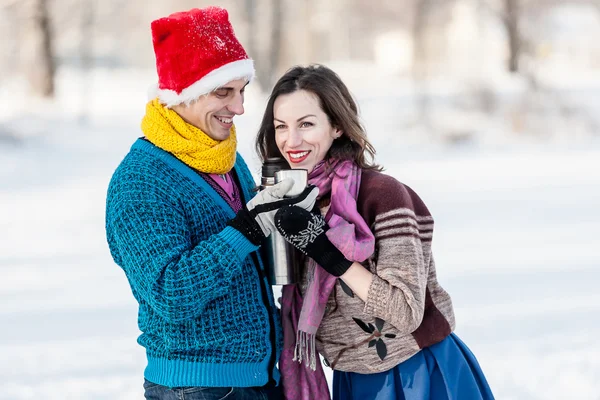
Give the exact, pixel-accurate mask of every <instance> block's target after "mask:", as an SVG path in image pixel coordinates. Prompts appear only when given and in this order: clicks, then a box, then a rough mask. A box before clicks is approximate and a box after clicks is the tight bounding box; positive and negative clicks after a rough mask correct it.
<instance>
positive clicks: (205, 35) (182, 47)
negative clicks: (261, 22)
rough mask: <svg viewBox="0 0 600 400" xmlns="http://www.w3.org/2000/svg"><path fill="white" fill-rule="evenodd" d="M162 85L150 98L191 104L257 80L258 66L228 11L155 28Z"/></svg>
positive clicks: (184, 16)
mask: <svg viewBox="0 0 600 400" xmlns="http://www.w3.org/2000/svg"><path fill="white" fill-rule="evenodd" d="M151 28H152V42H153V45H154V54H155V55H156V70H157V72H158V85H157V86H156V87H154V88H153V90H152V91H151V92H150V97H151V98H154V97H158V98H159V100H160V102H161V103H162V104H164V105H166V106H168V107H171V106H174V105H177V104H181V103H186V104H189V103H191V102H192V101H194V100H196V99H197V98H198V97H200V96H201V95H203V94H207V93H210V92H211V91H213V90H215V89H217V88H218V87H220V86H222V85H224V84H226V83H227V82H230V81H233V80H237V79H246V80H248V81H250V80H251V79H252V78H254V62H253V61H252V59H250V58H249V57H248V54H246V51H245V50H244V48H243V47H242V45H241V44H240V42H239V41H238V40H237V38H236V37H235V33H234V32H233V27H232V26H231V23H230V22H229V15H228V13H227V10H225V9H223V8H220V7H206V8H203V9H197V8H195V9H193V10H190V11H186V12H178V13H175V14H171V15H169V16H168V17H165V18H160V19H157V20H156V21H153V22H152V25H151Z"/></svg>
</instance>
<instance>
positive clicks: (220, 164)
mask: <svg viewBox="0 0 600 400" xmlns="http://www.w3.org/2000/svg"><path fill="white" fill-rule="evenodd" d="M142 132H144V135H145V136H146V138H147V139H148V140H149V141H150V142H152V143H153V144H154V145H155V146H158V147H160V148H161V149H163V150H165V151H168V152H169V153H171V154H173V155H174V156H175V157H177V158H178V159H180V160H181V161H183V162H184V163H186V164H187V165H189V166H190V167H192V168H194V169H196V170H198V171H200V172H206V173H209V174H225V173H227V172H229V171H231V169H232V168H233V165H234V164H235V149H236V144H237V140H236V136H235V127H233V126H232V127H231V135H230V136H229V137H228V138H227V139H225V140H223V141H217V140H214V139H211V138H210V137H209V136H208V135H207V134H206V133H204V132H202V130H200V129H198V128H196V127H195V126H193V125H190V124H188V123H187V122H185V121H184V120H183V119H182V118H181V117H180V116H179V114H177V113H176V112H175V111H173V110H171V109H170V108H167V107H164V106H163V105H162V104H160V102H159V101H158V99H154V100H152V101H150V102H149V103H148V104H147V105H146V115H145V116H144V118H143V119H142Z"/></svg>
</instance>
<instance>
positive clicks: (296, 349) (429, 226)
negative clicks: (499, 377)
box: [256, 65, 493, 400]
mask: <svg viewBox="0 0 600 400" xmlns="http://www.w3.org/2000/svg"><path fill="white" fill-rule="evenodd" d="M256 145H257V149H258V151H259V153H260V155H261V157H262V159H263V160H265V159H266V158H269V157H283V158H284V159H285V160H286V161H287V162H288V163H289V165H290V167H291V168H303V169H306V170H308V172H309V183H310V184H312V185H315V186H317V187H318V188H319V191H320V193H319V197H318V206H319V207H318V209H315V210H313V212H312V213H311V212H309V211H306V210H303V209H300V208H299V207H294V206H290V207H283V208H281V209H280V210H279V211H278V212H277V214H276V216H275V221H276V225H277V229H278V230H279V231H280V232H281V233H282V234H283V235H284V236H285V238H286V239H287V240H288V241H289V242H290V243H292V244H293V245H294V246H295V247H296V248H298V249H299V250H301V251H302V252H303V253H304V254H306V255H307V256H308V257H306V268H305V275H304V278H303V281H302V283H300V284H297V285H286V286H284V287H283V290H282V320H283V330H284V350H283V354H282V356H281V358H280V362H279V366H280V370H281V373H282V379H283V386H284V391H285V393H286V397H287V398H288V399H294V400H296V399H311V400H315V399H321V398H329V392H328V388H327V383H326V380H325V378H324V374H323V370H322V368H321V365H320V362H318V360H319V358H318V354H317V351H318V353H320V355H321V356H322V357H323V358H324V361H325V363H326V364H327V365H328V366H330V367H331V368H332V369H333V371H334V379H333V398H334V399H360V400H367V399H414V400H416V399H419V400H421V399H430V398H431V399H457V398H460V399H492V398H493V395H492V393H491V390H490V388H489V386H488V384H487V382H486V379H485V377H484V374H483V372H482V371H481V369H480V367H479V364H478V362H477V360H476V358H475V356H474V355H473V354H472V353H471V351H470V350H469V349H468V348H467V346H466V345H465V344H464V343H463V342H462V341H461V340H460V339H459V338H458V337H457V336H456V335H455V334H454V333H453V330H454V326H455V320H454V311H453V307H452V302H451V299H450V296H449V295H448V293H447V292H446V291H445V290H444V289H443V288H442V287H441V286H440V284H439V283H438V280H437V276H436V270H435V264H434V261H433V256H432V254H431V241H432V236H433V218H432V216H431V214H430V213H429V211H428V209H427V207H426V206H425V203H424V202H423V201H422V200H421V198H420V197H419V196H418V195H417V194H416V193H415V192H414V191H413V190H412V189H411V188H410V187H408V186H406V185H404V184H402V183H400V182H399V181H397V180H396V179H394V178H393V177H390V176H388V175H385V174H383V173H381V168H380V167H379V166H378V165H376V164H375V163H374V154H375V150H374V148H373V146H372V145H371V144H370V143H369V141H368V139H367V136H366V133H365V130H364V128H363V126H362V125H361V123H360V120H359V116H358V108H357V106H356V103H355V101H354V99H353V98H352V96H351V94H350V92H349V91H348V88H347V87H346V85H345V84H344V83H343V82H342V80H341V79H340V78H339V77H338V75H337V74H335V72H333V71H332V70H330V69H329V68H327V67H324V66H320V65H312V66H308V67H294V68H292V69H290V70H289V71H288V72H287V73H286V74H285V75H283V76H282V77H281V79H279V81H278V82H277V83H276V84H275V87H274V89H273V92H272V94H271V96H270V98H269V101H268V104H267V107H266V111H265V114H264V118H263V121H262V124H261V126H260V130H259V133H258V137H257V142H256ZM303 364H305V365H303Z"/></svg>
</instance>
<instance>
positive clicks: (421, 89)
mask: <svg viewBox="0 0 600 400" xmlns="http://www.w3.org/2000/svg"><path fill="white" fill-rule="evenodd" d="M434 1H435V0H416V4H415V14H414V20H413V30H412V34H413V65H412V78H413V81H414V83H415V87H416V89H417V93H416V94H415V96H416V98H415V100H416V106H417V114H418V118H419V119H420V121H421V122H422V123H423V124H424V125H425V126H426V127H427V129H428V130H430V127H431V121H430V119H429V111H430V110H429V108H430V107H429V106H430V105H429V95H428V93H427V85H426V79H427V75H428V71H427V70H428V68H429V65H428V55H427V44H426V37H427V35H426V33H427V32H426V28H427V20H428V18H429V14H430V12H431V9H432V7H433V5H434V4H433V3H434Z"/></svg>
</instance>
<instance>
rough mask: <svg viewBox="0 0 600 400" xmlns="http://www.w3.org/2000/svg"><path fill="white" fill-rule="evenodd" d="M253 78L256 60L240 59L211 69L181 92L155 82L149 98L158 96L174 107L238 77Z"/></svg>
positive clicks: (163, 101) (167, 104) (162, 101)
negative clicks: (161, 87)
mask: <svg viewBox="0 0 600 400" xmlns="http://www.w3.org/2000/svg"><path fill="white" fill-rule="evenodd" d="M253 78H254V61H252V60H250V59H245V60H238V61H233V62H230V63H229V64H225V65H223V66H221V67H219V68H217V69H215V70H212V71H210V72H209V73H208V74H206V75H204V76H203V77H202V78H200V79H199V80H198V81H196V82H194V83H193V84H191V85H190V86H188V87H187V88H185V89H183V90H182V91H181V93H179V94H178V93H177V92H176V91H174V90H169V89H159V88H158V85H157V84H155V85H153V86H152V87H151V88H150V89H149V90H148V99H149V100H151V99H154V98H156V97H158V100H159V101H160V102H161V103H162V104H164V105H165V106H167V107H173V106H175V105H177V104H181V103H186V104H190V103H191V102H192V101H194V100H196V99H197V98H199V97H200V96H202V95H203V94H207V93H210V92H212V91H213V90H215V89H217V88H219V87H221V86H223V85H224V84H226V83H227V82H231V81H235V80H236V79H246V80H248V81H251V80H252V79H253Z"/></svg>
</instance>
